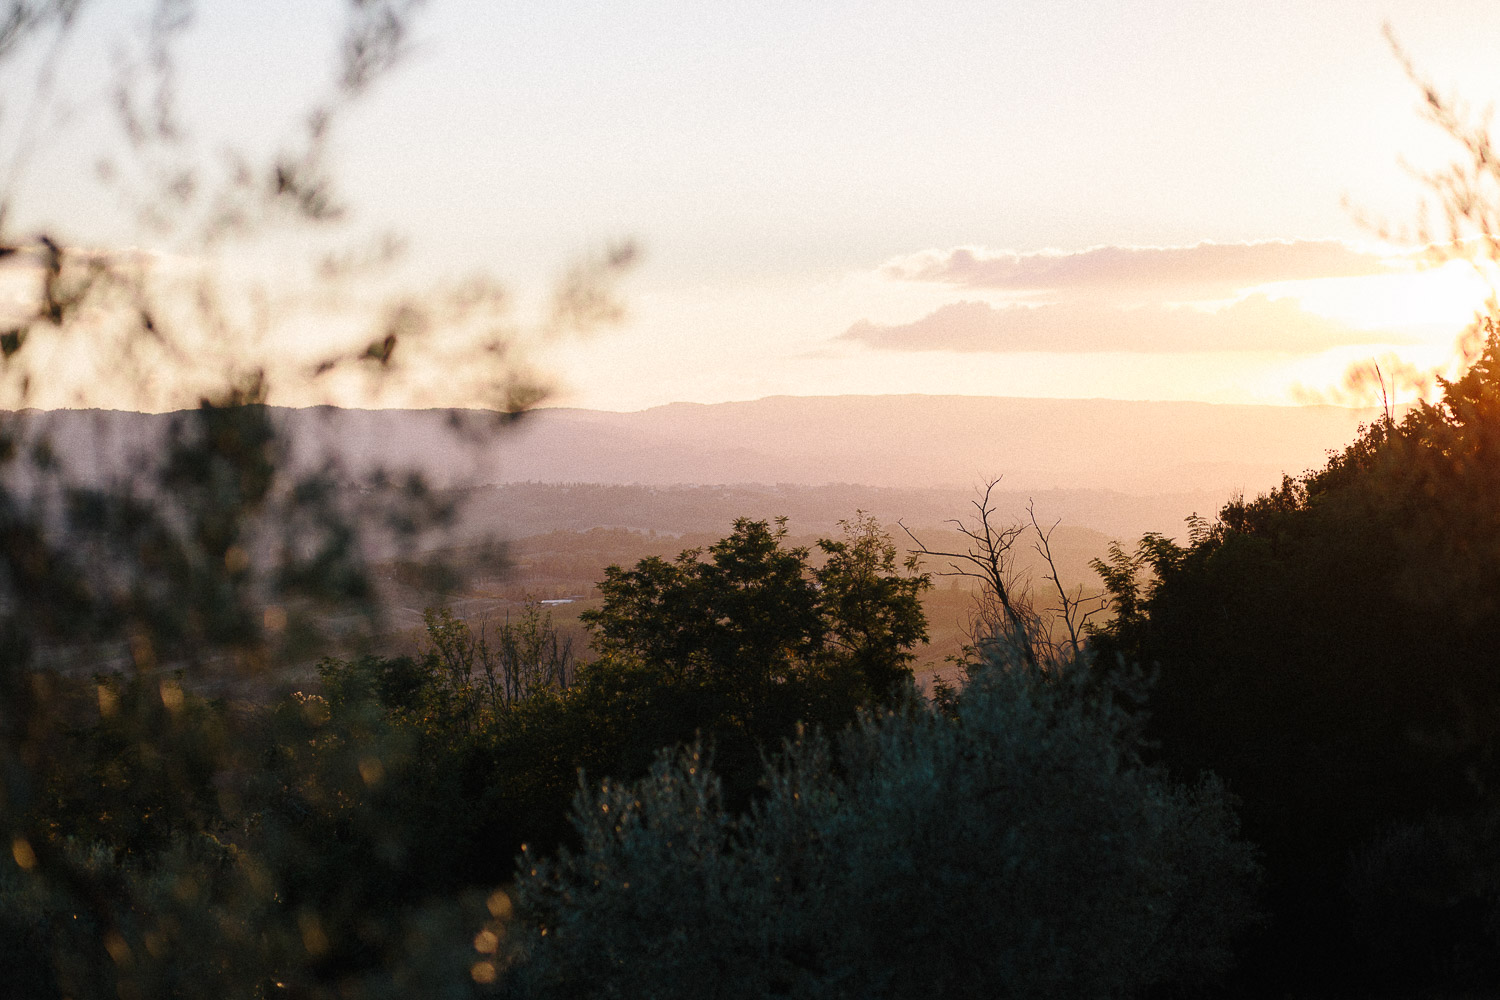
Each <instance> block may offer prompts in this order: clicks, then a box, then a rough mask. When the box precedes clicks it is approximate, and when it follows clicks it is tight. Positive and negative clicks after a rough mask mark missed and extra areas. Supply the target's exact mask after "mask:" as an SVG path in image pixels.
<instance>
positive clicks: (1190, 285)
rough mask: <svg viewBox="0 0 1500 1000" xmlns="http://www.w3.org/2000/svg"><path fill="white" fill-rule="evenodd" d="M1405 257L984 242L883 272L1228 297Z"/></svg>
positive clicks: (1362, 271)
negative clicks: (1040, 247) (1031, 247)
mask: <svg viewBox="0 0 1500 1000" xmlns="http://www.w3.org/2000/svg"><path fill="white" fill-rule="evenodd" d="M1404 266H1405V261H1404V260H1403V258H1402V257H1400V256H1391V255H1387V254H1382V253H1379V252H1377V251H1374V250H1369V249H1362V248H1358V247H1354V246H1351V245H1350V244H1347V243H1344V242H1341V241H1339V240H1268V241H1263V242H1253V243H1207V242H1205V243H1198V244H1195V245H1193V246H1185V247H1131V246H1097V247H1090V248H1089V249H1086V250H1078V251H1074V252H1059V251H1051V250H1044V251H1039V252H1035V253H1018V252H1016V251H1012V250H989V249H985V248H983V247H956V248H953V249H949V250H924V251H921V252H918V253H915V254H910V255H907V256H904V257H898V258H895V259H894V260H890V261H887V262H886V263H885V264H884V265H883V266H882V267H881V269H880V272H881V274H882V275H884V276H885V277H887V278H893V279H896V280H901V281H920V282H937V283H941V284H947V285H955V286H959V287H965V288H987V289H999V290H1006V291H1014V292H1049V291H1072V292H1083V291H1089V290H1097V291H1110V290H1115V291H1118V290H1130V291H1132V292H1135V293H1140V294H1142V295H1144V296H1146V297H1154V298H1158V299H1160V298H1211V297H1225V296H1228V295H1232V294H1234V293H1235V292H1238V291H1241V290H1243V289H1247V288H1253V287H1255V286H1256V285H1264V284H1268V283H1270V282H1275V281H1296V280H1302V279H1309V278H1345V277H1354V276H1358V275H1370V274H1385V273H1389V272H1391V271H1392V270H1395V269H1399V268H1402V267H1404Z"/></svg>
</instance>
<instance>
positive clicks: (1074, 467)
mask: <svg viewBox="0 0 1500 1000" xmlns="http://www.w3.org/2000/svg"><path fill="white" fill-rule="evenodd" d="M273 411H274V413H275V414H276V419H277V421H278V422H279V423H280V424H281V426H282V427H283V429H284V430H285V431H286V433H287V434H288V437H289V439H290V440H291V442H292V454H293V457H294V461H296V462H297V463H298V464H300V465H308V464H312V463H316V462H319V461H321V460H322V458H324V457H326V456H329V455H337V456H339V457H340V458H341V459H342V460H343V462H344V464H345V465H346V466H348V468H349V469H350V470H351V471H354V472H364V471H368V470H369V469H371V468H374V467H375V466H377V465H382V464H384V465H386V466H389V467H391V468H395V469H402V470H406V469H410V470H413V471H419V472H422V473H423V474H424V475H426V476H427V477H428V478H429V479H430V480H431V481H432V482H434V483H435V484H438V485H475V484H482V483H496V484H500V483H520V482H554V483H558V482H579V483H618V484H641V485H648V486H649V485H660V486H665V485H673V484H700V485H701V484H710V485H711V484H721V483H723V484H729V483H773V484H774V483H796V484H806V485H823V484H830V483H857V484H862V485H867V486H878V487H902V488H907V487H921V488H925V487H958V488H969V487H971V486H973V485H974V484H975V483H977V482H980V481H981V480H984V479H988V478H993V477H996V476H1003V477H1004V482H1005V486H1006V488H1007V489H1010V490H1023V491H1025V490H1032V491H1035V490H1054V489H1061V490H1076V489H1092V490H1110V491H1116V492H1122V493H1133V494H1142V495H1147V494H1162V493H1196V492H1203V491H1209V492H1214V493H1219V494H1223V495H1224V496H1225V497H1227V496H1228V495H1229V494H1231V493H1233V492H1236V491H1243V492H1245V493H1249V494H1253V493H1255V492H1257V491H1260V490H1264V489H1267V488H1269V487H1271V486H1273V485H1275V484H1276V483H1277V482H1279V481H1280V478H1281V475H1282V474H1283V473H1287V474H1292V475H1296V474H1297V473H1300V472H1302V471H1303V470H1305V469H1308V468H1314V467H1317V466H1320V465H1321V464H1322V463H1323V461H1324V459H1325V457H1326V453H1327V452H1328V451H1329V450H1330V449H1337V448H1341V447H1342V446H1343V445H1345V444H1347V443H1348V442H1349V441H1350V440H1352V438H1353V436H1354V434H1355V432H1356V430H1357V428H1358V426H1359V425H1360V424H1361V423H1362V422H1365V421H1368V420H1370V419H1371V418H1372V417H1374V416H1375V414H1376V412H1377V411H1374V410H1368V409H1363V410H1355V409H1346V408H1342V407H1333V406H1314V407H1291V406H1286V407H1281V406H1246V405H1221V404H1210V403H1183V402H1134V401H1121V400H1105V399H1027V398H1014V397H985V396H920V395H903V396H772V397H768V398H765V399H760V400H755V401H753V402H743V403H713V404H698V403H672V404H669V405H666V406H658V407H653V408H651V409H647V410H640V411H635V412H627V413H616V412H609V411H601V410H582V409H564V408H542V409H538V410H536V411H534V412H532V413H530V414H527V415H526V416H525V417H524V418H522V419H521V420H520V421H518V422H516V423H515V424H514V425H513V426H508V427H506V428H504V429H503V430H502V431H501V432H500V433H498V434H496V435H493V436H489V435H484V434H478V435H464V434H460V433H455V431H454V430H453V426H452V425H453V421H454V420H455V419H456V418H457V419H460V420H464V421H467V422H470V423H472V422H473V421H474V420H476V419H479V418H482V417H483V416H484V415H482V414H478V413H476V412H475V411H449V410H349V409H337V408H333V407H312V408H307V409H287V408H281V407H275V408H273ZM32 413H33V415H34V417H35V422H36V424H37V425H38V426H44V427H47V428H48V430H49V431H50V433H51V435H52V438H53V441H54V444H55V446H56V448H57V451H58V453H59V454H60V455H62V456H63V457H64V458H65V459H66V460H67V461H68V463H69V464H70V465H72V466H73V467H74V468H75V469H76V470H77V471H78V472H79V473H80V474H81V475H83V476H84V477H85V478H95V477H99V476H105V475H108V474H109V472H110V470H116V471H119V470H125V469H129V468H131V467H132V459H131V453H132V452H133V451H147V452H149V451H150V450H151V448H152V447H153V446H154V445H153V443H154V442H159V441H160V440H161V439H162V435H163V433H164V431H165V427H166V425H167V421H169V420H170V419H171V416H172V415H171V414H141V413H128V412H123V411H101V410H58V411H49V412H46V413H40V412H36V411H32Z"/></svg>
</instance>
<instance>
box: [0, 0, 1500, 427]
mask: <svg viewBox="0 0 1500 1000" xmlns="http://www.w3.org/2000/svg"><path fill="white" fill-rule="evenodd" d="M130 6H131V5H130V4H128V3H126V2H124V0H112V2H109V3H105V4H103V5H101V6H100V7H99V8H98V9H96V10H95V11H94V12H93V13H92V14H91V15H90V16H91V17H92V18H93V20H92V21H88V22H86V27H87V29H88V31H87V32H86V33H84V34H82V35H80V38H79V39H78V40H77V41H76V43H75V44H74V46H73V47H72V49H71V50H70V53H69V58H70V59H72V60H73V65H74V66H75V67H77V70H76V74H75V76H74V77H73V79H74V80H75V81H76V82H75V85H74V90H75V91H76V92H77V97H76V105H77V111H76V114H75V116H74V117H73V119H71V120H70V122H69V123H68V125H67V126H66V127H65V128H59V129H58V130H57V133H56V136H55V137H54V138H53V139H52V141H51V142H50V143H49V144H47V145H46V146H45V148H43V149H42V150H41V152H39V153H38V154H37V155H36V156H35V157H34V158H33V159H32V161H31V162H30V165H29V167H28V170H27V172H26V174H25V175H24V177H23V179H22V183H21V184H20V185H19V187H18V192H19V193H18V197H17V215H16V221H17V223H18V224H19V225H22V226H32V227H43V226H46V227H52V228H55V229H57V230H59V231H62V232H65V233H76V234H78V235H77V236H76V237H75V238H76V239H78V240H79V241H83V242H87V241H91V240H94V241H97V240H107V241H113V242H125V243H145V244H147V245H149V244H150V239H149V237H144V236H141V235H140V234H139V233H136V232H133V231H132V228H131V224H130V223H128V222H127V221H126V216H125V214H124V213H121V212H118V211H115V210H114V209H113V208H112V207H111V206H113V205H115V204H116V202H113V201H111V199H112V198H113V197H114V196H113V195H110V194H108V193H104V192H101V191H99V190H98V185H97V184H96V183H95V182H94V179H93V178H94V172H93V171H94V164H95V162H96V160H97V159H98V157H99V155H100V151H101V150H103V151H107V150H108V149H109V148H111V147H110V143H111V142H112V141H113V140H112V139H111V135H112V133H111V131H110V129H109V127H108V126H107V125H106V124H104V123H105V122H106V121H107V117H108V116H107V114H106V113H104V112H105V111H107V101H100V100H98V99H97V93H96V92H102V91H101V88H102V84H100V83H97V82H92V81H94V78H93V77H91V76H90V75H89V74H90V73H91V72H97V71H98V67H100V66H105V65H108V63H109V59H108V54H109V52H110V51H111V44H112V43H110V42H108V41H104V40H105V39H109V38H112V37H116V36H117V35H118V33H119V32H120V31H122V30H128V29H129V27H130V25H131V24H132V23H133V22H132V18H135V17H138V14H137V13H136V12H133V11H132V10H131V9H130ZM203 6H204V9H203V11H202V14H201V16H200V18H199V20H198V23H197V24H196V26H195V27H194V29H193V31H192V33H191V34H190V35H189V36H187V39H186V44H185V46H184V48H183V53H184V61H183V64H182V66H181V67H180V84H181V91H182V93H183V94H184V95H185V98H186V104H187V111H188V112H189V114H188V115H187V117H188V118H189V120H191V121H195V122H197V123H198V124H197V126H196V127H197V129H198V131H197V132H196V133H195V136H194V138H195V141H197V142H199V144H200V145H201V147H202V148H203V149H204V150H205V151H207V152H206V155H212V153H213V151H214V150H215V149H216V148H217V143H218V142H219V141H220V139H221V138H222V137H225V136H230V135H233V136H236V137H238V138H239V139H241V140H242V141H249V142H254V141H257V140H261V141H265V142H268V143H273V142H274V141H275V140H276V138H277V137H278V136H283V135H287V134H290V129H289V128H288V126H287V125H286V123H287V122H289V121H295V116H296V115H297V114H298V113H299V109H301V108H303V107H304V106H305V105H306V103H307V100H308V99H309V96H310V95H311V94H312V93H314V92H315V91H316V88H317V86H318V84H319V82H320V81H321V80H322V79H323V78H324V76H326V70H325V69H324V68H323V67H325V66H326V64H327V53H328V51H329V46H330V44H331V37H332V36H331V32H330V26H331V25H332V24H333V23H334V19H333V13H332V12H333V11H334V10H335V9H336V5H335V4H331V3H322V4H319V3H314V2H311V0H295V2H293V0H259V2H257V3H255V4H244V3H237V2H224V0H221V2H208V3H205V4H204V5H203ZM1386 21H1388V22H1389V23H1390V24H1391V26H1392V28H1393V29H1394V31H1395V32H1396V34H1397V35H1398V36H1399V38H1400V39H1401V40H1402V42H1403V44H1404V45H1405V46H1406V47H1407V48H1408V49H1409V51H1410V53H1411V55H1412V56H1413V58H1414V59H1415V60H1416V62H1417V63H1418V64H1419V65H1420V66H1422V67H1424V68H1425V70H1426V71H1428V72H1429V73H1430V75H1431V76H1432V77H1434V78H1435V79H1436V80H1437V82H1439V83H1440V84H1441V85H1442V86H1443V87H1444V88H1445V89H1448V90H1451V91H1453V92H1455V93H1460V94H1463V95H1466V96H1467V97H1469V98H1470V99H1472V100H1473V101H1474V102H1475V103H1478V104H1483V103H1484V102H1486V101H1489V100H1491V99H1493V98H1495V97H1496V96H1497V95H1500V63H1497V62H1496V60H1495V59H1494V56H1493V54H1494V51H1495V49H1496V46H1497V44H1500V5H1497V4H1494V3H1488V2H1448V0H1421V2H1416V0H1413V2H1407V0H1386V2H1380V0H1375V2H1371V0H1299V2H1280V0H1257V2H1255V3H1249V2H1185V0H1183V2H1168V0H1156V2H1118V3H1098V2H1093V3H1084V2H1081V0H1078V2H1069V0H1048V2H1030V0H1011V2H943V0H927V2H923V3H920V4H918V3H882V2H864V3H853V2H847V3H846V2H832V0H828V2H822V0H797V2H763V3H753V4H743V3H737V4H730V3H718V2H704V0H694V2H687V0H682V2H675V0H674V2H665V0H663V2H631V0H614V2H608V3H606V2H595V3H582V2H568V0H548V2H546V3H537V2H530V3H505V2H496V0H432V3H431V6H430V9H429V10H427V11H426V12H425V14H424V17H423V19H422V20H421V21H420V22H419V31H418V36H417V38H416V39H415V42H414V47H413V51H412V53H411V56H410V58H409V60H408V62H407V64H406V65H405V67H404V68H403V69H402V70H401V71H400V73H399V74H398V75H397V76H396V77H394V78H393V79H391V80H389V81H387V83H386V84H385V85H384V86H383V87H382V88H381V89H380V90H379V91H378V92H377V93H376V94H375V95H374V96H373V98H372V99H371V100H370V101H369V102H368V103H367V104H366V105H364V106H362V107H361V108H360V109H359V110H358V111H357V113H355V114H354V115H353V116H352V117H351V118H350V119H349V120H348V121H347V122H345V124H344V127H343V129H342V130H341V131H340V132H339V133H338V145H337V147H336V148H337V151H338V156H337V159H336V163H335V166H336V167H337V170H338V172H339V175H340V177H341V178H342V182H343V189H344V191H345V193H346V195H347V197H348V200H349V201H350V202H351V203H352V204H354V205H355V206H356V207H357V209H358V214H357V215H356V216H355V220H356V222H357V224H358V225H359V226H360V227H362V229H365V230H376V229H380V228H385V227H390V228H394V229H398V230H400V231H401V232H403V233H405V234H406V236H407V237H408V238H409V241H410V242H409V250H408V257H407V269H408V271H409V272H410V273H424V274H458V275H463V274H468V273H470V272H473V271H475V270H479V269H483V270H486V271H488V272H491V273H493V274H494V275H495V276H496V277H498V278H500V279H501V280H502V281H504V282H506V283H507V284H508V285H509V287H510V288H511V289H512V291H513V293H514V294H515V296H516V301H517V314H518V316H520V317H521V318H522V319H524V318H525V317H527V316H528V315H529V314H530V313H531V312H532V311H534V310H535V308H536V307H537V304H538V303H540V302H543V301H544V300H545V297H546V295H547V293H548V290H549V288H550V287H551V283H552V282H553V281H554V280H555V279H556V278H557V277H558V276H559V275H560V274H561V273H562V272H563V271H564V270H565V269H566V267H567V265H568V264H569V262H570V261H572V260H574V259H576V258H577V257H578V256H579V255H580V254H587V253H589V252H593V251H597V250H599V249H600V248H602V247H604V246H605V245H607V244H608V243H609V242H610V241H611V240H615V239H618V238H622V237H630V238H634V239H636V240H638V241H639V243H640V244H641V246H642V247H643V249H644V251H645V254H644V257H643V259H642V262H641V264H640V265H639V266H638V267H637V269H636V270H635V271H634V273H633V274H632V276H631V278H630V279H629V280H628V282H627V283H626V285H625V292H626V296H627V302H628V304H629V317H628V319H627V320H626V321H625V322H624V323H623V324H621V325H619V326H618V327H616V328H614V329H612V330H609V331H607V332H605V333H603V334H598V335H595V336H593V337H592V338H590V339H588V340H586V341H571V342H567V343H554V344H549V345H546V346H544V347H542V348H541V349H539V351H538V353H537V355H536V356H537V359H538V363H539V364H541V365H542V366H543V367H544V368H545V369H546V370H547V371H550V372H551V373H553V375H554V376H555V379H556V381H557V384H558V386H559V390H560V391H559V393H558V395H557V396H556V397H555V399H556V401H558V402H565V403H571V404H576V405H584V406H597V407H605V408H620V409H626V408H637V407H641V406H646V405H651V404H655V403H662V402H668V401H672V400H695V401H704V402H711V401H716V400H724V399H749V398H755V397H759V396H764V395H769V394H776V393H794V394H825V393H849V392H861V393H864V392H870V393H890V392H924V393H945V392H957V393H969V394H994V395H1044V396H1109V397H1118V398H1155V399H1168V398H1170V399H1205V400H1210V401H1268V402H1290V401H1294V400H1298V399H1306V398H1309V397H1310V396H1311V395H1313V394H1316V393H1317V392H1319V391H1323V390H1326V389H1329V388H1331V387H1333V386H1335V385H1336V384H1337V382H1338V380H1339V376H1340V373H1341V372H1342V371H1343V369H1344V368H1345V367H1346V366H1347V365H1348V364H1350V363H1351V362H1353V361H1356V360H1358V359H1360V358H1364V357H1370V356H1377V355H1388V354H1391V353H1395V354H1397V355H1399V356H1402V357H1405V358H1407V359H1409V360H1412V361H1414V362H1418V363H1423V364H1434V363H1437V362H1439V361H1440V360H1442V358H1443V357H1444V356H1445V352H1446V351H1447V349H1448V347H1449V345H1451V343H1452V341H1453V339H1454V336H1455V335H1456V334H1457V333H1458V332H1459V329H1460V328H1461V327H1462V325H1463V323H1464V321H1465V319H1466V318H1467V317H1468V316H1469V315H1470V314H1471V313H1472V310H1473V308H1474V304H1475V302H1476V300H1477V297H1478V295H1479V294H1480V287H1479V285H1478V282H1477V281H1476V280H1475V279H1473V278H1472V277H1471V276H1469V275H1468V274H1467V273H1466V272H1464V271H1463V270H1462V269H1461V268H1455V267H1451V266H1450V267H1449V268H1446V269H1442V270H1431V269H1427V270H1424V269H1422V268H1420V267H1419V266H1418V264H1417V263H1416V262H1414V260H1413V259H1412V258H1410V257H1408V256H1406V255H1403V254H1402V253H1400V252H1399V251H1398V250H1397V249H1395V248H1392V247H1389V246H1380V245H1377V240H1376V236H1375V233H1374V232H1372V230H1371V228H1370V227H1369V226H1368V225H1366V224H1362V223H1361V222H1359V221H1357V220H1356V218H1355V215H1354V213H1353V212H1351V210H1350V208H1349V207H1348V205H1349V204H1352V205H1353V206H1354V207H1355V208H1356V209H1357V210H1358V211H1359V212H1361V213H1363V214H1364V215H1366V216H1369V217H1373V218H1376V219H1385V220H1390V221H1392V222H1395V223H1398V224H1399V223H1406V222H1409V221H1411V220H1413V219H1414V218H1415V211H1416V206H1417V203H1418V201H1419V199H1420V196H1421V189H1420V186H1419V185H1418V184H1417V183H1416V182H1415V181H1414V180H1413V179H1412V178H1411V176H1410V174H1409V172H1408V171H1407V170H1406V169H1405V168H1403V166H1402V160H1403V158H1404V159H1405V160H1406V161H1407V162H1408V163H1412V164H1416V165H1418V166H1422V165H1427V166H1435V165H1439V164H1441V163H1443V162H1445V160H1446V159H1447V158H1448V156H1449V154H1450V150H1449V148H1448V147H1447V146H1446V145H1445V144H1444V143H1443V141H1442V140H1441V137H1440V135H1439V134H1438V132H1437V131H1436V130H1435V129H1434V128H1433V127H1432V126H1430V125H1427V124H1425V123H1423V122H1422V121H1421V119H1420V116H1419V115H1418V113H1417V110H1416V104H1417V100H1418V97H1419V94H1418V92H1417V90H1416V89H1415V88H1414V87H1413V86H1412V85H1411V84H1410V83H1409V82H1408V81H1407V80H1406V79H1405V78H1404V76H1403V74H1402V71H1401V69H1400V67H1399V65H1398V63H1397V61H1396V60H1395V58H1394V57H1393V56H1392V55H1391V53H1390V50H1389V48H1388V46H1387V45H1386V42H1385V41H1384V39H1383V38H1382V36H1381V25H1382V23H1383V22H1386ZM11 72H12V73H17V72H21V70H20V69H18V68H16V67H12V68H11ZM101 79H102V78H101ZM91 88H92V89H91ZM12 89H13V88H12ZM91 95H92V97H91ZM91 100H92V103H91ZM100 108H103V109H104V110H103V111H101V110H100ZM5 110H7V111H9V110H10V109H9V108H7V109H5ZM15 121H16V119H15V118H14V117H12V118H11V120H10V125H11V129H10V131H9V132H4V133H0V136H8V137H9V138H10V139H11V141H12V142H14V141H15V137H16V135H17V133H16V130H15ZM4 124H5V122H4V121H3V120H0V126H3V125H4ZM101 233H102V234H103V235H99V234H101ZM169 249H170V248H169ZM296 330H297V332H296V334H295V335H296V336H299V337H313V336H315V334H314V333H313V332H311V330H312V327H311V326H310V325H309V324H306V323H304V324H302V325H301V326H298V327H296ZM1299 386H1300V387H1301V388H1300V389H1299V388H1298V387H1299Z"/></svg>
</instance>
